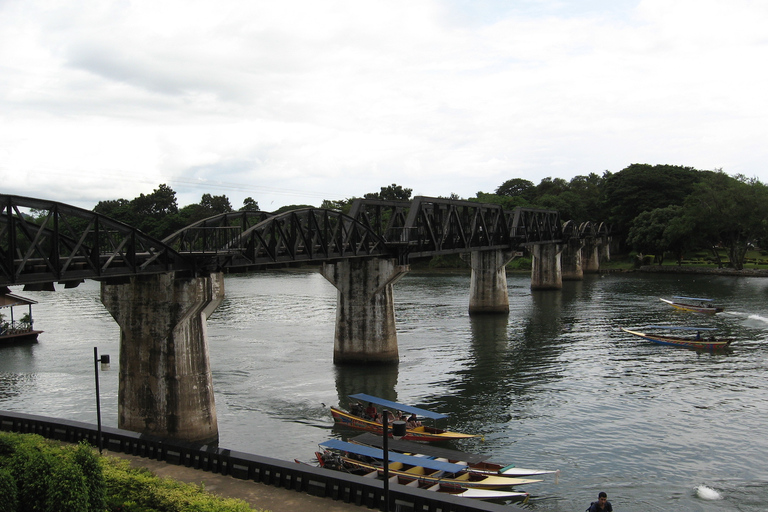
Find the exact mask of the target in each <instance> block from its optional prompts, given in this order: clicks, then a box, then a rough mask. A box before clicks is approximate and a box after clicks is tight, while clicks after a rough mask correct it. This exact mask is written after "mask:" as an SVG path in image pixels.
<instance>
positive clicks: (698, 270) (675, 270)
mask: <svg viewBox="0 0 768 512" xmlns="http://www.w3.org/2000/svg"><path fill="white" fill-rule="evenodd" d="M626 272H647V273H649V274H707V275H715V276H736V277H768V270H766V269H743V270H736V269H733V268H706V267H685V266H682V265H676V266H659V265H643V266H641V267H639V268H637V269H632V270H626Z"/></svg>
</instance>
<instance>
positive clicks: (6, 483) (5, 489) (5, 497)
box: [0, 469, 19, 512]
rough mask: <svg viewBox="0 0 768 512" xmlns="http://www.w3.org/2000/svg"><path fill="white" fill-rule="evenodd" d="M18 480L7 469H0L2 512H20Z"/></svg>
mask: <svg viewBox="0 0 768 512" xmlns="http://www.w3.org/2000/svg"><path fill="white" fill-rule="evenodd" d="M17 494H18V491H17V490H16V479H15V478H13V475H12V474H11V472H10V471H9V470H7V469H0V497H2V499H0V512H16V511H17V510H19V499H18V497H17Z"/></svg>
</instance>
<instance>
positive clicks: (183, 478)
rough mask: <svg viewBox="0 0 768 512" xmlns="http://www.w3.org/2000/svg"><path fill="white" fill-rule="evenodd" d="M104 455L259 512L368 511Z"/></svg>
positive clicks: (156, 463) (121, 455) (114, 454)
mask: <svg viewBox="0 0 768 512" xmlns="http://www.w3.org/2000/svg"><path fill="white" fill-rule="evenodd" d="M104 455H106V456H110V457H119V458H121V459H126V460H128V461H130V462H131V465H132V466H134V467H139V468H147V469H148V470H150V471H151V472H152V473H154V474H155V475H157V476H159V477H163V478H172V479H174V480H178V481H180V482H186V483H190V484H195V485H200V484H203V485H204V486H205V490H206V491H209V492H211V493H213V494H216V495H219V496H223V497H225V498H237V499H241V500H243V501H245V502H246V503H248V504H250V505H251V507H252V508H254V509H256V510H260V509H261V510H269V511H272V512H296V511H298V510H322V511H324V512H365V511H366V510H370V509H368V508H367V507H360V506H357V505H354V504H352V503H344V502H343V501H336V500H333V499H331V498H320V497H317V496H312V495H310V494H306V493H302V492H297V491H293V490H290V489H283V488H281V487H275V486H273V485H267V484H262V483H259V482H254V481H252V480H241V479H239V478H234V477H231V476H224V475H220V474H218V473H211V472H208V471H202V470H199V469H193V468H188V467H185V466H178V465H176V464H168V463H166V462H163V461H158V460H153V459H146V458H144V457H136V456H133V455H127V454H125V453H119V452H111V451H108V450H104Z"/></svg>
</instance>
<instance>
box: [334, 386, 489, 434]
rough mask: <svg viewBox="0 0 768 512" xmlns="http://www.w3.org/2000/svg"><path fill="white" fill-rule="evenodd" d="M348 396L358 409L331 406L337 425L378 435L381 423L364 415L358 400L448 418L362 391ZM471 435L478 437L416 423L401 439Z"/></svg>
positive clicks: (427, 416)
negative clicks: (346, 409) (348, 409)
mask: <svg viewBox="0 0 768 512" xmlns="http://www.w3.org/2000/svg"><path fill="white" fill-rule="evenodd" d="M350 398H352V399H354V400H357V401H358V402H354V403H353V404H352V406H351V407H350V409H358V410H356V411H354V412H347V411H344V410H342V409H339V408H337V407H331V415H332V416H333V420H334V421H335V422H336V423H338V424H339V425H343V426H345V427H350V428H354V429H357V430H365V431H368V432H373V433H376V434H378V435H381V434H382V431H383V429H382V426H381V423H380V422H378V421H376V420H375V419H373V418H372V417H370V416H366V415H365V414H364V410H363V406H362V403H360V402H364V403H365V402H367V403H370V404H375V405H379V406H381V407H386V408H388V409H390V410H392V411H400V412H401V413H410V414H415V415H417V416H418V417H421V418H429V419H432V420H439V419H444V418H448V416H447V415H446V414H440V413H436V412H432V411H428V410H426V409H421V408H418V407H412V406H410V405H405V404H400V403H397V402H392V401H390V400H385V399H383V398H378V397H375V396H371V395H366V394H364V393H358V394H356V395H350ZM390 436H391V435H390ZM471 437H478V436H477V435H475V434H463V433H461V432H452V431H450V430H444V429H441V428H437V427H431V426H425V425H418V426H409V427H408V428H407V429H406V433H405V436H404V437H403V439H406V440H409V441H427V442H431V441H450V440H455V439H467V438H471Z"/></svg>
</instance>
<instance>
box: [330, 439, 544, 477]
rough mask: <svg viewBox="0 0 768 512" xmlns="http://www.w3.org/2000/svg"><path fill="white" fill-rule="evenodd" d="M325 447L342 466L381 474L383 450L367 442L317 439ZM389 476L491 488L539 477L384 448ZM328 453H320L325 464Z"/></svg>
mask: <svg viewBox="0 0 768 512" xmlns="http://www.w3.org/2000/svg"><path fill="white" fill-rule="evenodd" d="M320 447H321V448H323V449H324V450H326V451H329V450H330V451H332V452H335V453H336V455H335V457H337V464H338V465H340V466H341V467H342V468H347V469H352V470H357V471H364V472H366V473H369V472H372V471H376V472H378V473H379V474H380V475H383V474H384V468H383V466H382V463H383V460H384V452H383V451H382V450H379V449H378V448H373V447H371V446H363V445H359V444H354V443H347V442H344V441H339V440H338V439H331V440H329V441H325V442H323V443H320ZM387 459H388V461H389V468H388V471H389V474H390V476H398V477H402V478H403V479H404V480H405V481H406V482H410V481H413V480H417V481H418V482H419V483H421V484H432V485H434V484H441V485H446V486H449V487H461V488H480V489H493V488H496V487H511V486H513V485H523V484H530V483H535V482H541V480H532V479H527V478H512V477H508V476H498V475H481V474H477V473H473V472H471V471H468V470H467V467H466V466H464V465H461V464H452V463H450V462H442V461H437V460H433V459H428V458H424V457H414V456H412V455H404V454H402V453H397V452H390V451H388V452H387ZM329 460H331V457H324V461H325V464H328V461H329Z"/></svg>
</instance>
